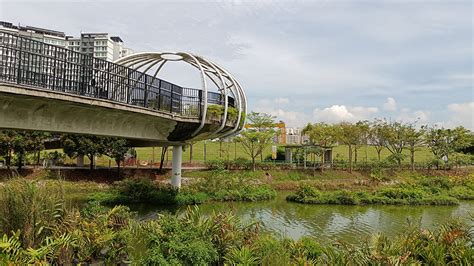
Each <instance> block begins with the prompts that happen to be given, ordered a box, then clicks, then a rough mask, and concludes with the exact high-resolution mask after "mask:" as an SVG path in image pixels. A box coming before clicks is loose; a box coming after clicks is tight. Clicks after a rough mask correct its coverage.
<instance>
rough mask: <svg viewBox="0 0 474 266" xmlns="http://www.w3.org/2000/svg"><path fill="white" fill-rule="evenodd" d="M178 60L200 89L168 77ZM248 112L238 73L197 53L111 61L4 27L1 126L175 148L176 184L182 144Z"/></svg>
mask: <svg viewBox="0 0 474 266" xmlns="http://www.w3.org/2000/svg"><path fill="white" fill-rule="evenodd" d="M91 47H92V46H91ZM81 49H82V48H81ZM84 49H93V48H89V47H86V48H84ZM86 51H88V50H86ZM173 62H184V63H186V64H189V65H190V66H192V67H194V68H195V69H197V71H198V73H199V74H200V76H201V84H200V86H199V88H185V87H182V86H178V85H176V84H173V83H171V82H168V81H165V80H163V79H161V78H160V76H159V74H160V71H161V70H162V69H163V67H166V66H167V65H168V64H170V63H173ZM210 85H212V86H213V87H214V88H215V90H214V91H210V90H208V88H209V87H210ZM246 110H247V100H246V96H245V93H244V91H243V89H242V87H241V86H240V84H239V83H238V82H237V81H236V80H235V79H234V77H233V76H232V75H231V74H230V73H229V72H228V71H226V70H225V69H224V68H222V67H220V66H218V65H217V64H215V63H214V62H212V61H210V60H208V59H205V58H203V57H201V56H198V55H194V54H191V53H183V52H164V53H159V52H150V53H138V54H133V55H131V56H128V57H124V58H121V59H119V60H117V61H116V62H113V63H112V62H108V61H105V60H102V59H98V58H94V57H92V56H89V55H87V54H83V53H79V52H75V51H71V50H69V49H65V48H61V47H57V46H54V45H49V44H46V43H43V42H39V41H35V40H32V39H29V38H24V37H20V36H17V35H14V34H10V33H3V32H0V128H3V129H17V130H35V131H48V132H58V133H71V134H90V135H98V136H113V137H123V138H126V139H128V140H129V141H130V142H131V143H132V145H133V146H152V145H153V146H155V145H158V146H162V145H167V146H173V176H172V185H173V186H176V187H179V186H180V184H181V181H180V180H181V160H182V158H181V157H182V156H181V154H182V145H184V144H186V143H189V142H193V141H197V140H204V139H213V138H222V137H227V136H231V135H235V134H238V133H239V132H240V131H241V130H242V128H243V126H244V123H245V116H246Z"/></svg>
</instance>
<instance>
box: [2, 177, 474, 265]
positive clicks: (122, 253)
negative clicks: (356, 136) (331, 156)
mask: <svg viewBox="0 0 474 266" xmlns="http://www.w3.org/2000/svg"><path fill="white" fill-rule="evenodd" d="M10 182H11V183H10ZM25 182H28V181H25ZM462 182H463V181H462ZM436 183H439V182H436ZM454 184H458V182H454ZM466 185H467V186H471V184H466ZM4 186H6V187H8V190H11V191H15V192H16V193H15V195H19V196H17V197H18V198H19V199H21V198H23V196H34V198H35V200H36V201H37V203H36V205H35V207H38V206H46V207H47V206H50V203H51V202H54V201H55V199H57V198H56V197H55V196H54V195H53V194H46V193H45V192H49V191H51V188H50V187H47V186H44V187H43V186H39V185H38V184H36V183H26V184H24V183H21V182H19V181H18V180H12V181H8V182H7V183H6V184H5V185H4ZM32 186H34V187H32ZM130 186H131V187H130V188H128V189H129V190H130V191H133V193H134V194H135V195H139V196H137V197H141V195H143V194H144V193H146V192H145V191H147V190H148V187H149V184H140V185H136V184H133V185H130ZM439 186H441V187H443V186H445V184H442V183H441V184H440V185H439ZM449 186H450V185H449ZM455 187H456V185H455V186H452V188H455ZM32 188H34V193H33V194H32ZM132 188H133V189H132ZM22 190H24V191H22ZM421 190H422V189H421ZM421 190H416V191H401V190H396V191H394V190H390V191H389V190H387V191H384V192H383V193H384V194H385V195H390V197H396V198H400V199H410V198H419V197H420V195H421V194H423V193H426V192H421ZM305 191H307V193H302V196H306V194H309V195H311V197H312V198H322V197H324V196H325V195H323V194H320V193H319V192H318V191H315V190H314V189H312V188H310V187H306V188H305ZM9 193H10V192H8V193H7V194H8V196H7V197H6V199H10V198H11V197H12V196H13V195H12V194H9ZM43 193H45V194H43ZM36 194H37V195H42V196H41V197H39V196H35V195H36ZM349 196H351V195H349V194H347V193H341V194H338V196H337V199H338V200H339V201H343V202H346V203H350V202H351V200H350V197H349ZM13 201H16V202H20V204H21V201H18V200H16V199H15V200H13ZM2 204H3V203H2ZM22 209H23V208H22ZM28 210H29V211H32V212H35V210H32V209H28ZM44 210H48V208H46V209H44ZM15 212H19V211H15ZM55 213H56V214H55V215H54V216H53V217H50V214H48V215H43V214H41V213H38V212H37V213H36V214H35V215H39V216H37V217H36V218H35V219H36V222H37V223H38V224H42V225H45V226H44V227H45V228H46V229H47V230H46V231H44V229H43V232H42V233H40V234H37V235H36V240H35V241H25V238H24V236H25V235H28V233H25V232H27V228H25V227H22V226H18V229H17V230H13V231H6V232H5V233H4V234H3V235H2V237H1V238H0V264H2V265H30V264H32V265H70V264H73V263H80V264H81V265H82V264H105V265H119V264H132V265H275V263H278V265H328V264H329V265H405V264H406V265H439V264H443V265H444V264H449V265H470V263H472V261H473V259H474V249H472V242H471V241H472V237H474V235H473V234H472V233H473V232H472V229H469V227H467V226H466V225H464V224H462V223H460V222H458V221H456V220H454V221H451V222H449V223H446V224H442V225H440V226H439V227H438V229H437V230H421V229H420V228H419V227H418V226H413V225H411V226H408V227H407V229H406V230H405V233H403V234H401V235H398V236H395V237H390V238H389V237H386V236H384V235H375V236H374V237H373V238H372V239H371V240H370V241H368V242H362V243H361V244H359V245H357V246H353V245H348V244H345V243H339V242H324V243H323V242H319V241H318V240H317V239H316V238H314V237H309V236H308V237H303V238H301V239H300V240H297V241H295V240H291V239H286V238H277V237H275V236H273V235H271V234H266V233H262V232H261V231H260V226H259V224H258V223H255V222H251V223H244V222H242V221H241V220H240V219H239V217H238V216H235V215H234V214H232V213H229V212H221V213H213V214H211V215H203V214H202V213H201V212H200V211H199V208H197V207H194V208H188V210H187V211H186V212H185V213H184V214H182V215H171V214H163V215H160V216H159V217H157V218H156V219H150V220H145V221H138V220H135V216H134V214H133V213H131V212H130V210H129V209H128V208H127V207H123V206H116V207H114V208H105V207H103V206H100V205H99V204H98V203H90V204H88V205H87V206H86V207H85V208H84V209H82V210H81V211H80V212H79V211H77V210H75V209H69V208H61V211H59V212H55ZM18 216H21V215H18ZM0 217H2V218H3V220H2V221H3V223H2V225H4V224H10V225H11V224H13V221H16V219H15V218H14V217H15V216H12V215H10V210H7V209H6V208H0ZM23 217H24V216H23ZM10 220H11V221H10ZM23 220H24V219H23ZM23 224H24V223H23Z"/></svg>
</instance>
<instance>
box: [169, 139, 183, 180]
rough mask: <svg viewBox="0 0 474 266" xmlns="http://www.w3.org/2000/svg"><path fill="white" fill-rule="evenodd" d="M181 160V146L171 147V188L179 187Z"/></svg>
mask: <svg viewBox="0 0 474 266" xmlns="http://www.w3.org/2000/svg"><path fill="white" fill-rule="evenodd" d="M182 160H183V146H173V165H172V168H173V170H172V173H171V174H172V176H171V186H172V187H173V188H178V189H179V188H180V187H181V164H182Z"/></svg>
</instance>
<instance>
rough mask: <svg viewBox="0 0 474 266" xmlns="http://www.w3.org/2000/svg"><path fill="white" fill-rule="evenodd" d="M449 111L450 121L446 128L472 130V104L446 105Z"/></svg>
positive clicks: (473, 115)
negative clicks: (455, 127)
mask: <svg viewBox="0 0 474 266" xmlns="http://www.w3.org/2000/svg"><path fill="white" fill-rule="evenodd" d="M448 110H449V111H451V113H452V114H451V120H450V121H449V122H448V123H447V126H450V127H453V126H460V125H461V126H464V127H466V128H468V129H470V130H474V102H466V103H453V104H450V105H448Z"/></svg>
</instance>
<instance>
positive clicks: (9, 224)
mask: <svg viewBox="0 0 474 266" xmlns="http://www.w3.org/2000/svg"><path fill="white" fill-rule="evenodd" d="M64 211H65V201H64V191H63V188H62V186H61V183H60V182H49V183H47V185H46V183H44V184H40V183H37V182H32V181H28V180H25V179H22V178H15V179H12V180H10V181H8V182H7V183H5V184H4V185H3V186H0V214H1V217H0V229H1V231H2V232H16V231H20V232H21V234H20V240H21V243H22V246H23V247H29V246H36V245H38V244H39V243H40V242H41V241H42V240H43V238H44V237H45V236H48V235H51V230H53V227H54V226H55V225H56V224H57V223H58V222H59V219H60V217H61V215H62V214H63V213H64Z"/></svg>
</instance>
